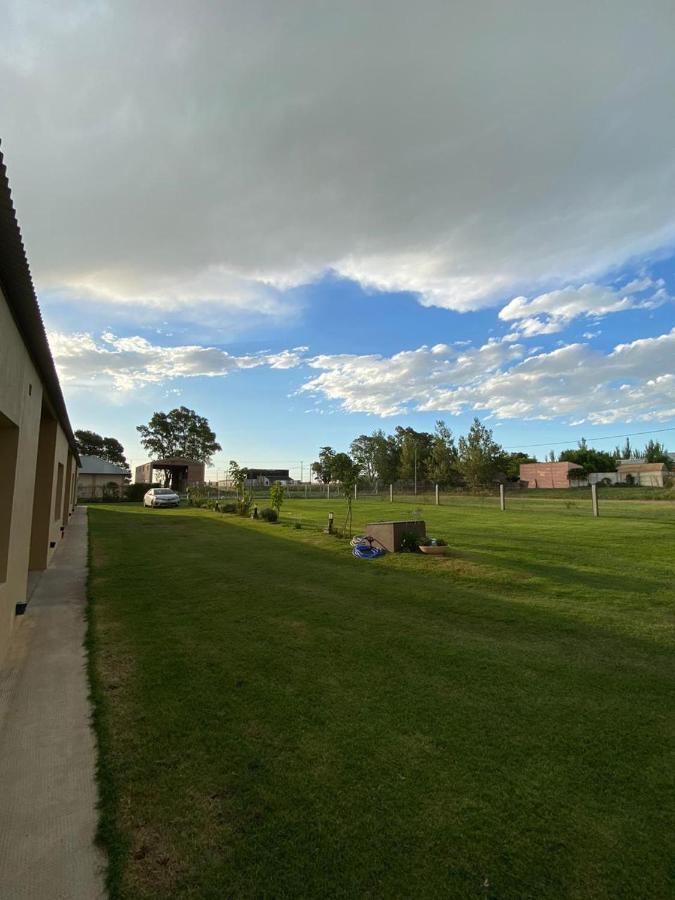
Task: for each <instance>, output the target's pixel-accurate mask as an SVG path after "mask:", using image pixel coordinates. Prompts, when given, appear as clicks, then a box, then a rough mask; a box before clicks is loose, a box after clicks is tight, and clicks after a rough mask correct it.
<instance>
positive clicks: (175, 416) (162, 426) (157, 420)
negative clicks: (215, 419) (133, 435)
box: [136, 406, 222, 465]
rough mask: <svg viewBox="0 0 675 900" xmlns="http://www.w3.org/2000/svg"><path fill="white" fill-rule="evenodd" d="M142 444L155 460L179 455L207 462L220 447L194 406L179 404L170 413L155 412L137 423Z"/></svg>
mask: <svg viewBox="0 0 675 900" xmlns="http://www.w3.org/2000/svg"><path fill="white" fill-rule="evenodd" d="M136 430H137V431H138V432H139V434H140V435H141V444H142V445H143V446H144V447H145V449H146V450H147V451H148V452H149V453H150V454H152V456H154V457H155V458H156V459H164V458H167V457H171V456H182V457H185V458H186V459H194V460H197V461H198V462H203V463H206V465H209V464H210V463H211V460H212V458H213V454H214V453H216V452H217V451H218V450H220V449H222V448H221V446H220V444H219V443H218V442H217V441H216V435H215V432H213V431H211V428H210V427H209V423H208V420H207V419H205V418H204V416H198V415H197V413H196V412H195V411H194V409H188V408H187V406H180V407H178V408H177V409H172V410H171V411H170V412H168V413H165V412H156V413H155V414H154V415H153V416H152V418H151V419H150V421H149V422H148V424H147V425H138V426H137V428H136Z"/></svg>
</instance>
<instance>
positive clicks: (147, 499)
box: [143, 488, 180, 506]
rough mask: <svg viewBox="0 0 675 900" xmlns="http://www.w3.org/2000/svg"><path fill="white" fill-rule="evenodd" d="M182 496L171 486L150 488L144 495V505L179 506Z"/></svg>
mask: <svg viewBox="0 0 675 900" xmlns="http://www.w3.org/2000/svg"><path fill="white" fill-rule="evenodd" d="M179 503H180V497H179V496H178V494H177V493H176V492H175V491H172V490H171V488H150V490H149V491H148V492H147V494H146V495H145V496H144V497H143V506H178V504H179Z"/></svg>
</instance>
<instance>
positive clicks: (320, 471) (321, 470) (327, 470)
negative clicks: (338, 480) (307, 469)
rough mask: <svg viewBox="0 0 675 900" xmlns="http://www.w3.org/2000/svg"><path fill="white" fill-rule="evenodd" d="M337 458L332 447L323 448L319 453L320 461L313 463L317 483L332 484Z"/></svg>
mask: <svg viewBox="0 0 675 900" xmlns="http://www.w3.org/2000/svg"><path fill="white" fill-rule="evenodd" d="M334 458H335V451H334V450H333V448H332V447H322V448H321V450H320V452H319V459H318V460H317V461H316V462H313V463H312V472H314V475H315V477H316V480H317V481H320V482H321V483H322V484H330V482H331V481H332V480H333V471H332V463H333V459H334Z"/></svg>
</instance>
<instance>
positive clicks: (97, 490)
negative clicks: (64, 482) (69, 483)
mask: <svg viewBox="0 0 675 900" xmlns="http://www.w3.org/2000/svg"><path fill="white" fill-rule="evenodd" d="M80 460H81V463H82V468H81V469H80V474H79V477H78V479H77V496H78V497H79V498H80V499H83V500H84V499H86V500H94V499H96V500H101V499H103V497H104V496H109V495H111V494H112V495H114V494H121V493H122V488H123V487H124V485H125V484H126V483H127V480H128V472H127V471H126V470H125V469H123V468H122V467H121V466H116V465H115V464H114V463H110V462H108V461H107V460H105V459H100V457H98V456H81V457H80Z"/></svg>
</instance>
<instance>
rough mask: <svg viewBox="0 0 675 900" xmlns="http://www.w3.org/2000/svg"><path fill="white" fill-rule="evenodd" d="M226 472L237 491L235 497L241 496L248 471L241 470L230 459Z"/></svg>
mask: <svg viewBox="0 0 675 900" xmlns="http://www.w3.org/2000/svg"><path fill="white" fill-rule="evenodd" d="M228 471H229V475H230V481H231V482H232V484H233V485H234V486H235V488H236V489H237V496H238V497H240V496H243V493H244V486H245V485H246V479H247V478H248V469H242V468H241V466H240V465H239V463H238V462H237V461H236V460H235V459H231V460H230V465H229V469H228Z"/></svg>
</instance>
